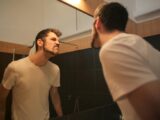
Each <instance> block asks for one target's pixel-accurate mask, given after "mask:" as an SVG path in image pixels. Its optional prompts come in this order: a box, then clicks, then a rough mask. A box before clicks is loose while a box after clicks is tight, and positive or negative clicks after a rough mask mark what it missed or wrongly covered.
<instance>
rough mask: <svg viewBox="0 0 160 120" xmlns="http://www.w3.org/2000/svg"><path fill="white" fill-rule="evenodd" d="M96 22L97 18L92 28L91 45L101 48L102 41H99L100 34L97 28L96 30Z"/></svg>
mask: <svg viewBox="0 0 160 120" xmlns="http://www.w3.org/2000/svg"><path fill="white" fill-rule="evenodd" d="M95 24H96V20H95V21H94V23H93V28H92V42H91V46H92V48H99V47H100V43H99V42H100V41H99V35H98V32H97V30H96V27H95Z"/></svg>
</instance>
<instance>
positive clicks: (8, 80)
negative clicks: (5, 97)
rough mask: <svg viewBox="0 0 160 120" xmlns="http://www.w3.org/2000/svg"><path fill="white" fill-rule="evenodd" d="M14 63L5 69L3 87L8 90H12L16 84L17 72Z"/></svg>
mask: <svg viewBox="0 0 160 120" xmlns="http://www.w3.org/2000/svg"><path fill="white" fill-rule="evenodd" d="M13 64H14V63H13V62H11V63H10V64H9V65H8V66H7V68H6V69H5V72H4V75H3V79H2V85H3V86H4V88H6V89H11V88H12V87H13V86H14V85H15V83H16V72H15V69H14V65H13Z"/></svg>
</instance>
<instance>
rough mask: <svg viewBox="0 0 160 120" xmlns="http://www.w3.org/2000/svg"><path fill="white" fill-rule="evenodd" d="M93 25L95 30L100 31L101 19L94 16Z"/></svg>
mask: <svg viewBox="0 0 160 120" xmlns="http://www.w3.org/2000/svg"><path fill="white" fill-rule="evenodd" d="M95 27H96V29H97V30H99V31H101V28H102V21H101V19H100V18H99V17H97V18H96V21H95Z"/></svg>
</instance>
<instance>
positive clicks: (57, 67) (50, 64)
mask: <svg viewBox="0 0 160 120" xmlns="http://www.w3.org/2000/svg"><path fill="white" fill-rule="evenodd" d="M48 65H49V66H50V67H51V68H53V69H57V70H59V66H58V65H57V64H55V63H53V62H51V61H48Z"/></svg>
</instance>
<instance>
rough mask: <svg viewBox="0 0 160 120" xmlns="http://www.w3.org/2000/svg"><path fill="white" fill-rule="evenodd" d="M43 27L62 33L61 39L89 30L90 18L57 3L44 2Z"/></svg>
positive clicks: (90, 25) (48, 0) (46, 0)
mask: <svg viewBox="0 0 160 120" xmlns="http://www.w3.org/2000/svg"><path fill="white" fill-rule="evenodd" d="M44 5H45V6H44V26H45V27H56V28H58V29H60V30H61V31H62V34H63V35H62V38H64V37H68V36H72V35H74V34H78V33H81V32H84V31H87V30H89V29H91V27H92V19H93V18H92V17H91V16H88V15H86V14H84V13H82V12H80V11H77V10H76V9H74V8H72V7H70V6H67V5H66V4H63V3H61V2H58V1H56V0H55V1H54V0H53V1H51V0H45V4H44Z"/></svg>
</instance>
